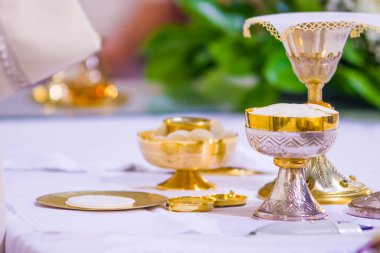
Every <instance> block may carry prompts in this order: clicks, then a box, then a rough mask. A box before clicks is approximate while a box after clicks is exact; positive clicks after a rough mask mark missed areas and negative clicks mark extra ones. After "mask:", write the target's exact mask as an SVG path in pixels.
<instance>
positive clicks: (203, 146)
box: [138, 117, 237, 190]
mask: <svg viewBox="0 0 380 253" xmlns="http://www.w3.org/2000/svg"><path fill="white" fill-rule="evenodd" d="M163 123H164V126H165V128H166V129H165V130H166V133H171V132H175V131H178V130H186V131H190V130H194V129H205V130H210V128H211V124H212V120H210V119H205V118H193V117H174V118H169V119H166V120H164V121H163ZM138 140H139V145H140V149H141V152H142V154H143V156H144V158H145V159H146V160H147V161H148V162H149V163H151V164H153V165H155V166H158V167H162V168H166V169H172V170H175V172H174V174H173V176H172V177H171V178H169V179H168V180H166V181H165V182H163V183H160V184H159V185H157V188H158V189H161V190H209V189H213V188H215V185H214V184H212V183H210V182H208V181H207V180H205V179H204V178H203V177H202V175H201V172H202V170H205V169H207V170H211V169H216V168H219V167H220V166H223V165H224V164H225V163H226V162H227V161H228V160H229V159H230V157H231V156H232V154H233V152H234V150H235V147H236V142H237V135H236V134H235V135H231V136H226V137H220V138H213V139H202V140H176V139H162V138H161V139H160V138H156V137H155V131H143V132H140V133H138Z"/></svg>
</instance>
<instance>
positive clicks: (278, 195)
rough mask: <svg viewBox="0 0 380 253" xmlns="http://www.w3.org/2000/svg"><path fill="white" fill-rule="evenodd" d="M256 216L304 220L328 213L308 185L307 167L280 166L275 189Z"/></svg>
mask: <svg viewBox="0 0 380 253" xmlns="http://www.w3.org/2000/svg"><path fill="white" fill-rule="evenodd" d="M254 217H255V218H260V219H268V220H283V221H304V220H321V219H325V218H326V217H327V215H326V213H325V211H324V210H323V209H322V208H321V207H320V205H319V204H318V202H317V201H316V200H315V199H314V197H313V196H312V194H311V193H310V190H309V188H308V187H307V183H306V179H305V169H304V168H300V169H298V168H297V169H289V168H286V169H285V168H280V170H279V173H278V176H277V179H276V180H275V183H274V188H273V191H272V192H271V194H270V196H269V198H268V199H266V200H265V201H264V203H263V204H262V205H261V206H260V207H259V208H258V209H257V210H256V212H255V213H254Z"/></svg>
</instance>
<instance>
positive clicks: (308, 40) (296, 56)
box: [244, 19, 380, 204]
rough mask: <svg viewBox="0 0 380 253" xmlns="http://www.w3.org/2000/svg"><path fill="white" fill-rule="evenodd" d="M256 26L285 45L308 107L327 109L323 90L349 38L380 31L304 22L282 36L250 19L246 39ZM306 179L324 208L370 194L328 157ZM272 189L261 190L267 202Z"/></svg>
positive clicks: (290, 126)
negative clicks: (305, 95) (305, 93)
mask: <svg viewBox="0 0 380 253" xmlns="http://www.w3.org/2000/svg"><path fill="white" fill-rule="evenodd" d="M253 24H259V25H262V26H263V27H265V28H266V29H267V30H268V31H269V32H270V33H271V35H273V36H274V37H275V38H277V39H278V40H280V41H281V42H282V43H283V45H284V47H285V50H286V54H287V56H288V58H289V60H290V63H291V64H292V67H293V70H294V72H295V74H296V75H297V77H298V79H299V80H300V81H301V82H303V83H304V84H305V86H306V87H307V89H308V103H314V104H318V105H322V106H325V107H328V108H331V105H330V104H328V103H326V102H324V101H323V96H322V95H323V93H322V88H323V87H324V85H325V84H326V83H327V82H329V81H330V79H331V78H332V76H333V75H334V73H335V71H336V69H337V66H338V63H339V60H340V58H341V56H342V52H343V47H344V45H345V43H346V40H347V38H348V36H349V35H351V37H359V36H360V35H361V34H362V33H363V31H364V30H365V29H372V30H375V31H378V32H380V27H375V26H372V25H368V24H364V23H360V22H352V21H339V22H304V23H300V24H297V25H294V26H291V27H289V28H287V29H286V30H285V31H284V32H282V33H281V34H280V33H279V32H278V31H277V30H276V28H275V27H274V26H273V25H272V24H271V23H270V22H268V21H265V20H257V19H248V20H247V21H246V23H245V25H244V35H245V36H246V37H250V36H251V34H250V31H249V27H250V26H251V25H253ZM252 121H254V120H252ZM258 122H260V121H258ZM260 124H263V126H262V128H267V129H272V130H271V131H281V130H283V129H284V128H283V127H285V130H286V131H288V130H290V131H292V130H299V129H301V128H302V127H299V126H298V125H296V124H295V123H294V124H292V123H286V124H285V123H278V122H275V123H274V122H273V121H272V120H269V121H264V123H261V122H260ZM272 124H273V125H274V126H272ZM319 125H321V124H319ZM301 126H302V125H301ZM332 127H333V126H332ZM322 128H324V127H322ZM276 129H280V130H276ZM306 176H307V181H308V185H309V187H310V190H311V192H312V194H313V195H314V197H315V198H316V199H317V200H318V201H319V202H320V203H322V204H347V203H349V202H350V201H351V200H352V199H354V198H357V197H361V196H366V195H368V194H370V193H371V190H370V189H369V188H368V187H366V186H365V185H364V184H362V183H360V182H357V181H356V179H355V180H354V179H353V178H355V177H344V176H342V174H341V173H340V172H338V171H337V170H336V169H335V167H334V166H333V165H332V164H331V162H330V161H329V160H328V159H327V157H326V155H322V156H319V157H316V158H312V159H311V161H310V163H309V164H308V166H307V167H306ZM273 185H274V182H271V183H268V184H266V185H265V186H264V187H263V188H261V189H260V190H259V196H260V197H261V198H264V199H266V198H267V197H268V196H269V195H270V193H271V191H272V188H273Z"/></svg>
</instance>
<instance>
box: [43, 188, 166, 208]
mask: <svg viewBox="0 0 380 253" xmlns="http://www.w3.org/2000/svg"><path fill="white" fill-rule="evenodd" d="M82 195H107V196H117V197H127V198H132V199H134V200H135V203H134V204H133V206H130V207H117V208H115V207H113V208H108V209H105V208H104V207H103V208H82V207H76V206H70V205H67V204H66V200H67V199H68V198H71V197H77V196H82ZM167 199H168V198H167V197H165V196H162V195H159V194H154V193H147V192H128V191H76V192H59V193H52V194H48V195H43V196H40V197H38V198H37V203H38V204H40V205H43V206H48V207H55V208H62V209H71V210H81V211H120V210H131V209H139V208H147V207H153V206H157V205H160V204H162V203H164V202H165V201H166V200H167Z"/></svg>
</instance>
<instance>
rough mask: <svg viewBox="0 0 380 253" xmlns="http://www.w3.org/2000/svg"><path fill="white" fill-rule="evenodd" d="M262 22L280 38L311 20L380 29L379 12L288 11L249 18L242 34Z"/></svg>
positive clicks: (247, 32)
mask: <svg viewBox="0 0 380 253" xmlns="http://www.w3.org/2000/svg"><path fill="white" fill-rule="evenodd" d="M263 22H267V23H269V24H271V25H272V26H273V27H274V28H275V29H276V31H277V32H278V34H279V35H280V37H281V39H282V40H283V39H285V37H284V36H283V34H284V33H285V32H286V30H287V29H289V28H290V27H292V26H295V25H299V24H303V23H311V22H353V27H352V28H354V27H355V26H357V25H365V26H370V27H372V28H377V29H380V15H379V14H370V13H358V12H294V13H291V12H290V13H280V14H272V15H263V16H257V17H253V18H249V19H247V20H246V21H245V24H244V35H245V36H246V37H250V31H249V28H250V27H251V26H252V25H254V24H257V23H263ZM379 31H380V30H379Z"/></svg>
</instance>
